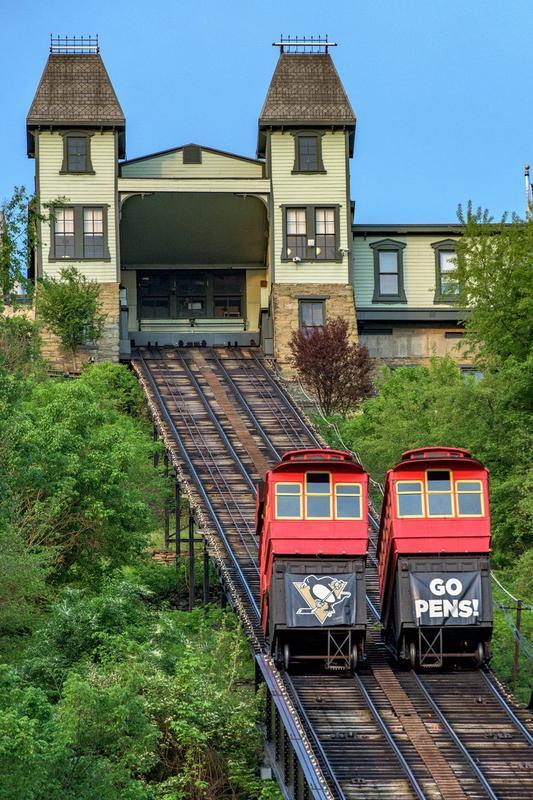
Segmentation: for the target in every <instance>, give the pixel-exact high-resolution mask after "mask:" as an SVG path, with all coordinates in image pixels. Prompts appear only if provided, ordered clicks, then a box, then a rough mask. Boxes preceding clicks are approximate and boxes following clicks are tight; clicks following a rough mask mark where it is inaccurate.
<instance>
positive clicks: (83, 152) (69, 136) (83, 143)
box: [61, 131, 94, 175]
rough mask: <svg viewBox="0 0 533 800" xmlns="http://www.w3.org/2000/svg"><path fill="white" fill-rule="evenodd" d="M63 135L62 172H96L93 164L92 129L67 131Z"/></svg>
mask: <svg viewBox="0 0 533 800" xmlns="http://www.w3.org/2000/svg"><path fill="white" fill-rule="evenodd" d="M62 136H63V164H62V166H61V173H63V174H64V173H71V174H76V173H78V174H87V173H88V174H91V175H93V174H94V170H93V167H92V164H91V136H92V133H91V132H90V131H65V132H63V133H62Z"/></svg>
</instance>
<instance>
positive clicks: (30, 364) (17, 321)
mask: <svg viewBox="0 0 533 800" xmlns="http://www.w3.org/2000/svg"><path fill="white" fill-rule="evenodd" d="M40 348H41V342H40V336H39V330H38V327H37V325H36V324H35V323H34V322H32V321H31V320H29V319H27V318H26V317H23V316H16V315H15V316H10V317H7V316H0V368H3V369H6V370H8V371H10V372H17V373H20V374H22V375H30V374H36V373H37V374H39V373H42V371H43V362H42V359H41V355H40Z"/></svg>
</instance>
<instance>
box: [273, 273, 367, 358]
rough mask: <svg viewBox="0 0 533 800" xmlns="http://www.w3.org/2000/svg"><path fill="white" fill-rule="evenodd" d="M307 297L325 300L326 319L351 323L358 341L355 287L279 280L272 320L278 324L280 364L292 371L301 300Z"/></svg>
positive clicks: (276, 346)
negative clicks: (291, 348)
mask: <svg viewBox="0 0 533 800" xmlns="http://www.w3.org/2000/svg"><path fill="white" fill-rule="evenodd" d="M306 297H313V298H320V299H324V301H325V304H326V309H325V310H326V320H330V319H333V318H334V317H342V318H343V319H345V320H346V321H347V322H348V330H349V335H350V338H351V339H352V341H354V342H355V341H357V326H356V324H355V304H354V296H353V288H352V286H351V285H350V284H342V283H312V284H309V283H307V284H302V283H277V284H274V286H273V287H272V296H271V300H272V322H273V327H274V357H275V358H276V360H277V362H278V364H279V366H280V367H281V368H282V369H283V370H284V371H285V372H290V371H291V370H290V364H289V360H290V351H289V342H290V339H291V336H292V334H293V331H296V330H298V325H299V310H298V301H299V300H305V298H306Z"/></svg>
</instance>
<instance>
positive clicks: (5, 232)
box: [0, 186, 45, 304]
mask: <svg viewBox="0 0 533 800" xmlns="http://www.w3.org/2000/svg"><path fill="white" fill-rule="evenodd" d="M35 206H36V203H35V198H32V197H30V195H29V194H28V192H27V190H26V189H25V187H24V186H15V189H14V191H13V195H12V196H11V197H10V198H9V199H8V200H5V201H4V202H3V203H2V205H1V206H0V293H1V297H2V299H3V301H4V302H5V303H8V304H9V303H11V299H12V293H13V291H14V289H15V288H16V286H17V284H23V285H26V286H27V277H26V276H27V270H28V267H29V264H30V259H31V256H32V252H33V249H34V247H35V245H36V243H37V231H38V225H39V222H40V221H43V220H44V219H45V216H44V215H41V214H37V213H36V211H35Z"/></svg>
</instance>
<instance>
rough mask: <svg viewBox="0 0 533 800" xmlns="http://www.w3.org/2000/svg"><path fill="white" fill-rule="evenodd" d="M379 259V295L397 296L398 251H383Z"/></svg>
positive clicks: (379, 254)
mask: <svg viewBox="0 0 533 800" xmlns="http://www.w3.org/2000/svg"><path fill="white" fill-rule="evenodd" d="M378 259H379V293H380V294H381V295H386V294H392V295H397V294H398V289H399V280H398V278H399V275H398V251H397V250H382V251H381V252H379V253H378Z"/></svg>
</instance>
